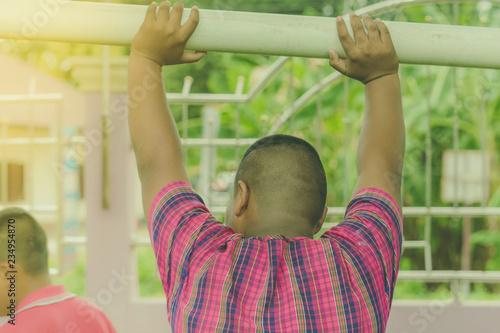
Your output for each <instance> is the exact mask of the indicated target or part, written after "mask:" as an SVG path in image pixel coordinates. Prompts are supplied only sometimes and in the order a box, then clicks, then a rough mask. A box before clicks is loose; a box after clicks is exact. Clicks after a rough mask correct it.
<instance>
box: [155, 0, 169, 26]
mask: <svg viewBox="0 0 500 333" xmlns="http://www.w3.org/2000/svg"><path fill="white" fill-rule="evenodd" d="M169 16H170V2H169V1H165V2H162V3H161V4H160V9H158V16H157V17H156V20H157V21H158V22H161V23H163V24H167V23H168V18H169Z"/></svg>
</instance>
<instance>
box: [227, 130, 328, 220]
mask: <svg viewBox="0 0 500 333" xmlns="http://www.w3.org/2000/svg"><path fill="white" fill-rule="evenodd" d="M240 180H242V181H244V182H245V183H246V184H247V186H248V187H249V189H250V191H253V193H254V197H255V199H256V202H257V204H258V205H259V207H260V208H263V209H264V210H266V209H273V210H274V209H278V210H286V211H287V212H289V213H292V214H295V215H297V216H302V217H305V218H307V219H309V220H310V221H311V224H313V226H315V225H316V224H317V223H318V221H319V220H320V219H321V217H322V215H323V210H324V207H325V203H326V193H327V186H326V175H325V169H324V168H323V164H322V163H321V159H320V157H319V154H318V152H317V151H316V149H314V147H313V146H312V145H311V144H309V143H308V142H307V141H304V140H302V139H300V138H297V137H294V136H290V135H284V134H276V135H271V136H268V137H265V138H262V139H260V140H258V141H257V142H255V143H254V144H253V145H252V146H250V148H249V149H248V150H247V151H246V152H245V154H244V155H243V158H242V160H241V163H240V166H239V168H238V171H237V173H236V178H235V183H234V186H235V190H236V189H237V186H238V181H240ZM235 193H236V191H235Z"/></svg>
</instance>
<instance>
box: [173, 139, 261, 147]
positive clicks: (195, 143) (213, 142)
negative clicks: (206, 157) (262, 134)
mask: <svg viewBox="0 0 500 333" xmlns="http://www.w3.org/2000/svg"><path fill="white" fill-rule="evenodd" d="M257 140H259V139H210V140H209V141H207V140H206V139H203V138H200V139H186V140H184V139H181V143H182V145H183V146H184V147H241V146H251V145H252V144H253V143H254V142H255V141H257Z"/></svg>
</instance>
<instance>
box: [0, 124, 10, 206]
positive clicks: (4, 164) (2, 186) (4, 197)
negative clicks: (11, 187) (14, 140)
mask: <svg viewBox="0 0 500 333" xmlns="http://www.w3.org/2000/svg"><path fill="white" fill-rule="evenodd" d="M1 124H2V137H1V140H0V144H3V143H5V142H6V141H7V140H8V139H7V138H8V137H9V124H8V123H7V121H5V120H3V121H2V123H1ZM0 156H1V157H2V159H1V160H0V164H1V169H0V171H1V177H2V179H1V182H0V192H1V199H0V202H1V203H2V204H5V205H7V203H8V195H9V193H8V184H7V182H8V181H9V178H8V175H7V173H8V172H9V170H8V165H9V164H8V161H7V154H6V152H5V149H2V150H0Z"/></svg>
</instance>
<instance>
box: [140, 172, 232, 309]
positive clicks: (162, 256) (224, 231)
mask: <svg viewBox="0 0 500 333" xmlns="http://www.w3.org/2000/svg"><path fill="white" fill-rule="evenodd" d="M148 229H149V235H150V237H151V244H152V246H153V250H154V253H155V256H156V260H157V264H158V270H159V274H160V278H161V280H162V284H163V289H164V291H165V295H166V297H167V302H171V301H172V299H173V298H175V295H173V293H174V292H176V291H178V289H179V287H180V286H182V285H183V282H184V280H185V279H186V277H187V275H188V271H189V268H190V263H191V259H192V257H193V254H194V253H195V254H196V257H197V259H198V260H197V261H200V256H204V255H210V253H211V252H213V251H215V249H216V248H217V247H218V246H219V245H221V244H222V243H224V242H225V241H227V239H228V238H229V237H231V236H232V235H233V234H234V231H233V229H231V228H228V227H226V226H224V225H223V224H222V223H221V222H219V221H217V220H215V218H214V217H212V215H211V214H210V212H209V211H208V208H207V207H206V206H205V204H204V202H203V200H202V199H201V197H200V196H199V195H198V194H197V193H196V192H195V191H194V190H193V188H192V187H191V186H190V185H189V184H187V183H185V182H174V183H171V184H169V185H167V186H165V187H164V188H163V189H162V190H161V191H160V192H159V193H158V194H157V195H156V197H155V199H154V200H153V203H152V206H151V210H150V213H149V223H148ZM201 261H203V260H201Z"/></svg>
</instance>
